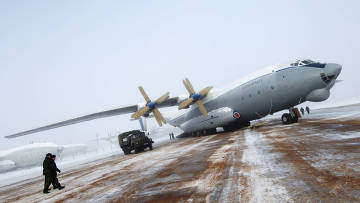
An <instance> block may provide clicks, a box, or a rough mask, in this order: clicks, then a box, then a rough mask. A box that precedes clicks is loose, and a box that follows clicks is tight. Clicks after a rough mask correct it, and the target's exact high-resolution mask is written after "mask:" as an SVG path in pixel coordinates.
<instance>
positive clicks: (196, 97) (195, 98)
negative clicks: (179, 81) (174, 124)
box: [179, 78, 212, 117]
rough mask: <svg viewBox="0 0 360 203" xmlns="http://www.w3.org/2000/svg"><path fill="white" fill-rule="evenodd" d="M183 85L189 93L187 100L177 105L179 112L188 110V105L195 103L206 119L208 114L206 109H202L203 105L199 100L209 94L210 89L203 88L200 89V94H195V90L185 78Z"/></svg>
mask: <svg viewBox="0 0 360 203" xmlns="http://www.w3.org/2000/svg"><path fill="white" fill-rule="evenodd" d="M183 84H184V86H185V88H186V90H187V91H188V92H189V94H190V96H189V98H188V99H187V100H185V101H184V102H182V103H181V104H180V105H179V110H181V109H185V108H189V106H190V105H192V104H194V103H196V104H197V105H198V107H199V109H200V111H201V113H202V114H203V115H204V116H205V117H207V116H208V112H207V110H206V108H205V107H204V104H203V103H202V101H201V99H203V98H204V97H206V95H207V94H208V93H209V92H210V90H211V89H212V87H211V86H208V87H205V88H204V89H202V90H201V91H200V92H195V90H194V88H193V86H192V85H191V83H190V81H189V79H187V78H185V80H183Z"/></svg>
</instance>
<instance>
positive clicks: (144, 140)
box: [118, 130, 154, 155]
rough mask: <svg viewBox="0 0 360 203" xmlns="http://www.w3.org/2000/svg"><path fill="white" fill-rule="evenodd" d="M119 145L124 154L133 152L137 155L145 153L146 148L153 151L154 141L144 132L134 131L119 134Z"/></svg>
mask: <svg viewBox="0 0 360 203" xmlns="http://www.w3.org/2000/svg"><path fill="white" fill-rule="evenodd" d="M118 138H119V145H120V147H121V149H122V150H123V151H124V154H125V155H127V154H131V151H132V150H135V153H139V152H142V151H144V149H145V148H147V147H149V149H150V150H152V144H153V143H154V141H153V140H152V139H151V138H149V137H148V136H146V135H145V132H144V131H140V130H132V131H129V132H124V133H121V134H119V137H118Z"/></svg>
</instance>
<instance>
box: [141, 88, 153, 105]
mask: <svg viewBox="0 0 360 203" xmlns="http://www.w3.org/2000/svg"><path fill="white" fill-rule="evenodd" d="M138 88H139V90H140V92H141V94H142V95H143V97H144V99H145V101H146V102H147V103H149V102H151V100H150V98H149V97H148V96H147V94H146V92H145V90H144V88H143V87H142V86H139V87H138Z"/></svg>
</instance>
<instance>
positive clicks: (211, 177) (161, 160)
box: [0, 105, 360, 202]
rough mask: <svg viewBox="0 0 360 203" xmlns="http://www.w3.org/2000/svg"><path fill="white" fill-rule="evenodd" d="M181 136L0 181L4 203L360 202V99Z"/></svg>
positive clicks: (1, 197) (0, 195) (0, 198)
mask: <svg viewBox="0 0 360 203" xmlns="http://www.w3.org/2000/svg"><path fill="white" fill-rule="evenodd" d="M253 125H255V126H257V127H254V128H251V129H243V130H238V131H235V132H229V133H220V134H216V135H211V136H203V137H191V138H182V139H176V140H175V141H174V142H170V143H167V144H164V145H162V146H158V147H157V148H155V149H154V150H152V151H147V152H144V153H140V154H132V155H128V156H124V155H122V154H121V155H116V156H111V157H108V158H106V159H101V160H97V161H94V162H90V163H86V164H81V165H79V166H76V167H72V168H66V169H64V170H63V172H62V173H61V174H60V175H59V180H60V182H61V183H62V184H64V185H65V186H66V188H65V189H63V190H61V191H59V190H51V191H50V192H51V193H50V194H43V193H42V188H43V177H42V176H38V177H34V178H31V179H28V180H25V181H22V182H19V183H14V184H11V185H7V186H3V187H1V188H0V201H1V202H360V105H352V106H347V107H338V108H332V109H322V110H317V111H314V112H312V113H311V114H310V115H307V116H305V117H304V118H302V119H299V122H298V123H296V124H291V125H286V126H284V125H282V124H281V123H280V120H279V118H273V117H270V118H267V119H263V120H261V121H257V122H254V124H253Z"/></svg>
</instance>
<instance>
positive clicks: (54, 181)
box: [51, 154, 65, 190]
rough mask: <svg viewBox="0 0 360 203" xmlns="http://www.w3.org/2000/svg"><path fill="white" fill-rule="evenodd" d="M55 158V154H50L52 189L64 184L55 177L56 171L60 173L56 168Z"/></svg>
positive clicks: (59, 187)
mask: <svg viewBox="0 0 360 203" xmlns="http://www.w3.org/2000/svg"><path fill="white" fill-rule="evenodd" d="M55 159H56V155H55V154H53V155H51V178H52V179H51V183H52V185H53V188H54V189H56V188H57V189H59V190H61V189H63V188H64V187H65V186H62V185H61V184H60V183H59V180H58V178H57V172H59V173H61V171H60V169H58V167H57V166H56V163H55Z"/></svg>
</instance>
